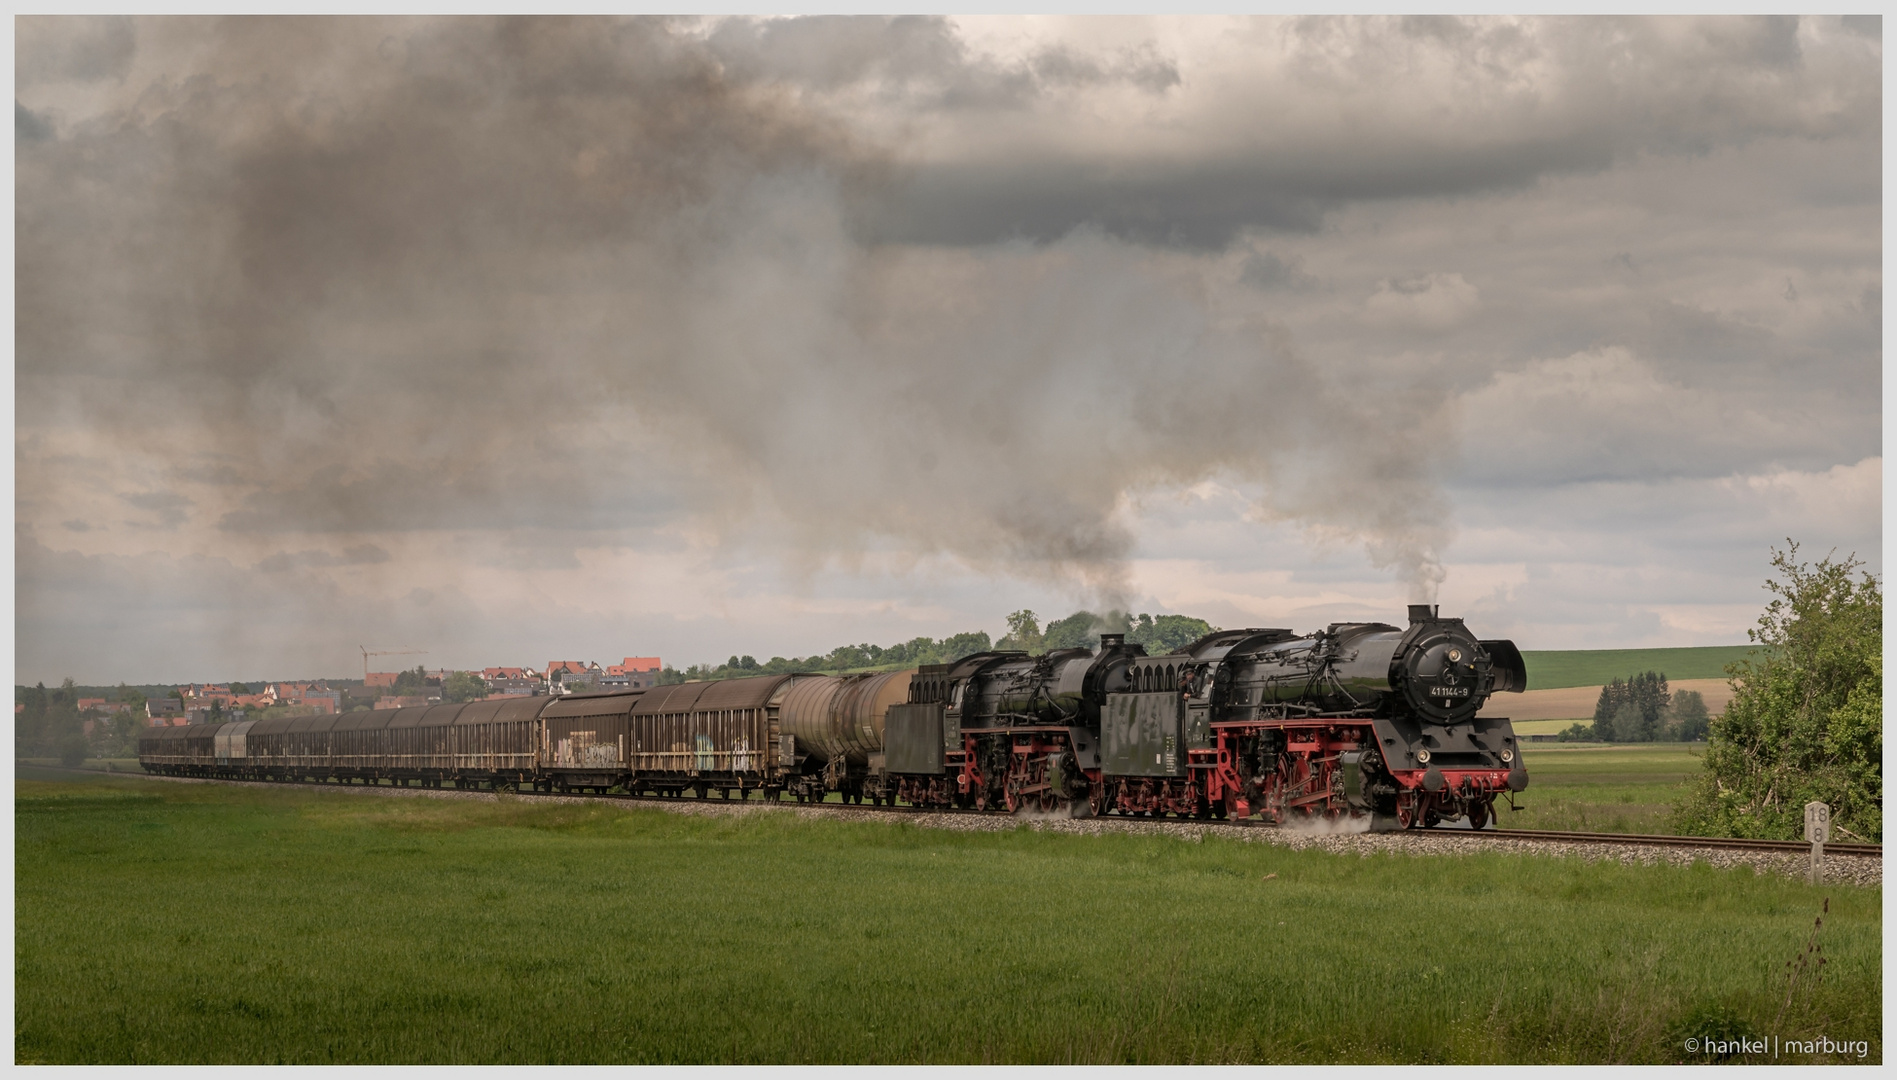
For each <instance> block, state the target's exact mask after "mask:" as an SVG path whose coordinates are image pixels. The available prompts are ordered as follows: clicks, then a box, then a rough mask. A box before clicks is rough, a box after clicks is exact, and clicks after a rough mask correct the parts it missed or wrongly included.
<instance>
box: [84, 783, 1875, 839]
mask: <svg viewBox="0 0 1897 1080" xmlns="http://www.w3.org/2000/svg"><path fill="white" fill-rule="evenodd" d="M59 771H61V772H88V773H96V772H97V770H87V769H61V770H59ZM121 775H129V776H139V775H144V774H141V773H126V774H121ZM213 782H215V783H226V784H252V785H258V786H277V787H280V786H283V785H284V783H285V782H284V781H280V780H236V779H217V780H214V781H213ZM290 783H293V784H296V785H297V786H304V787H328V786H331V785H328V784H323V783H321V782H314V783H313V782H310V781H291V782H290ZM336 786H342V787H361V786H377V787H380V786H383V785H356V784H344V785H336ZM401 790H404V791H456V790H468V791H478V790H484V789H457V788H407V787H404V788H402V789H401ZM513 794H517V795H519V796H520V797H522V798H561V799H601V800H610V801H614V802H632V803H652V804H654V805H658V806H678V805H694V806H701V805H702V806H718V805H732V804H733V803H736V804H738V805H744V804H746V803H749V802H750V801H751V800H748V799H737V800H733V799H723V798H719V799H709V798H707V799H697V798H684V797H671V796H663V795H628V794H609V795H596V794H582V793H579V792H560V791H531V790H522V791H516V792H514V793H513ZM755 805H759V806H779V807H802V808H805V809H810V810H823V811H832V812H837V813H844V812H853V811H854V812H862V811H868V812H871V813H883V814H942V815H952V816H971V817H999V816H1003V815H1000V814H999V813H997V812H994V811H986V810H962V809H957V808H953V807H929V806H895V805H888V806H874V805H871V804H867V803H843V802H803V803H799V802H777V803H765V802H759V803H756V804H755ZM1102 820H1105V821H1114V820H1119V821H1129V822H1138V821H1177V822H1179V823H1181V824H1185V823H1191V824H1196V825H1203V826H1206V827H1209V828H1218V829H1278V828H1283V827H1284V826H1280V825H1274V824H1271V823H1268V822H1264V821H1220V820H1218V819H1216V818H1141V817H1117V816H1110V817H1107V818H1104V819H1102ZM1382 835H1386V836H1401V837H1405V838H1410V837H1414V838H1416V839H1418V840H1422V841H1428V840H1431V839H1440V838H1445V837H1446V838H1452V839H1453V838H1462V839H1470V838H1475V837H1480V838H1483V839H1489V840H1501V841H1515V840H1524V841H1533V840H1540V841H1555V842H1560V843H1573V844H1604V845H1615V846H1622V847H1629V846H1647V847H1679V848H1711V849H1716V850H1721V851H1756V852H1777V853H1794V854H1797V853H1804V852H1807V851H1809V850H1811V845H1809V844H1807V843H1804V842H1802V841H1797V840H1753V839H1746V838H1741V837H1721V836H1653V835H1643V834H1635V833H1589V832H1557V831H1553V830H1548V829H1483V830H1481V831H1480V832H1476V831H1473V830H1470V829H1455V828H1448V829H1444V828H1434V829H1407V830H1401V831H1396V830H1392V831H1389V832H1386V833H1383V834H1382ZM1825 854H1826V855H1849V856H1863V857H1870V858H1882V857H1883V854H1884V847H1883V845H1882V844H1826V845H1825Z"/></svg>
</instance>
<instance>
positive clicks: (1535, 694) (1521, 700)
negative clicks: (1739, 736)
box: [1480, 679, 1732, 734]
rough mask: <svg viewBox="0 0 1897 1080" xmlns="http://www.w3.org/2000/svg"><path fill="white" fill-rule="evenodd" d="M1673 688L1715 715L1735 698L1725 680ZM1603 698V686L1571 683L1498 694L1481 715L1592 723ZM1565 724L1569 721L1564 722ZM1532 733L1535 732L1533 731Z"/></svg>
mask: <svg viewBox="0 0 1897 1080" xmlns="http://www.w3.org/2000/svg"><path fill="white" fill-rule="evenodd" d="M1667 688H1668V689H1670V690H1673V691H1676V692H1677V691H1680V690H1692V691H1694V692H1696V693H1698V694H1699V695H1700V696H1701V697H1703V698H1705V699H1706V711H1707V712H1709V713H1713V714H1715V715H1717V714H1719V713H1722V712H1725V711H1726V704H1727V703H1728V702H1730V701H1731V700H1732V685H1731V684H1730V683H1728V682H1727V681H1726V680H1725V679H1682V680H1679V681H1672V680H1669V681H1668V682H1667ZM1600 699H1601V688H1600V686H1598V685H1597V686H1569V687H1563V688H1561V689H1558V690H1529V691H1527V692H1525V693H1520V694H1496V695H1495V696H1494V697H1491V698H1489V701H1488V704H1487V705H1484V706H1483V707H1482V712H1481V713H1480V715H1482V716H1505V717H1507V718H1509V719H1510V720H1514V721H1516V723H1517V725H1518V726H1517V730H1520V727H1519V725H1520V724H1521V723H1523V722H1535V721H1542V720H1565V721H1567V722H1568V723H1573V722H1574V721H1576V720H1581V721H1587V722H1592V721H1593V719H1594V706H1595V704H1596V703H1597V702H1599V701H1600ZM1562 726H1563V727H1566V726H1567V725H1566V724H1563V725H1562ZM1531 734H1532V733H1531Z"/></svg>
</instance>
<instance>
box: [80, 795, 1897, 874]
mask: <svg viewBox="0 0 1897 1080" xmlns="http://www.w3.org/2000/svg"><path fill="white" fill-rule="evenodd" d="M51 771H61V772H63V771H72V772H84V773H85V774H86V775H93V776H98V775H114V776H128V777H131V778H135V779H143V780H160V781H165V782H168V783H178V784H232V785H239V786H245V787H271V788H282V787H290V786H294V787H296V788H299V789H302V790H308V789H311V788H315V789H318V790H323V791H336V792H348V793H351V794H355V795H370V796H383V797H389V798H423V799H476V800H483V801H495V800H501V799H521V800H526V799H532V800H536V801H545V802H549V803H570V804H579V805H584V804H594V803H600V802H607V803H612V804H615V805H619V806H624V807H628V808H632V807H638V808H644V809H657V810H664V811H668V812H670V813H677V814H690V815H698V816H727V815H734V814H796V815H797V816H798V817H801V818H807V819H811V820H830V821H880V822H890V823H894V822H899V821H901V822H908V823H909V824H912V825H915V826H916V827H918V828H924V829H944V830H948V831H955V832H1002V831H1006V830H1009V829H1016V828H1023V827H1025V828H1031V829H1040V830H1045V831H1047V832H1055V833H1064V834H1068V835H1076V836H1089V835H1100V834H1103V833H1110V832H1118V833H1130V834H1134V835H1143V836H1168V837H1173V838H1175V839H1179V840H1183V841H1186V842H1188V843H1199V842H1202V841H1203V840H1204V839H1205V838H1206V837H1207V836H1208V835H1213V836H1223V837H1227V838H1230V839H1234V840H1240V841H1244V842H1249V843H1264V844H1276V845H1279V846H1282V847H1288V848H1292V849H1293V850H1300V851H1302V850H1309V849H1316V850H1319V851H1328V852H1331V853H1333V854H1338V855H1358V856H1363V857H1367V856H1371V855H1380V854H1391V855H1410V856H1426V855H1492V854H1521V855H1538V856H1548V857H1555V858H1578V859H1584V860H1587V861H1590V862H1592V861H1599V860H1614V861H1618V862H1624V863H1640V864H1643V865H1656V864H1661V863H1667V864H1672V865H1676V866H1690V865H1692V864H1694V863H1705V864H1707V865H1709V866H1714V867H1719V868H1722V869H1723V868H1730V867H1738V866H1749V867H1751V868H1752V869H1753V870H1754V871H1756V872H1760V873H1776V874H1784V875H1787V876H1790V877H1798V878H1802V877H1804V876H1805V874H1806V871H1807V870H1808V868H1809V866H1810V854H1809V849H1808V848H1807V847H1806V845H1803V844H1795V843H1787V842H1784V841H1770V840H1732V839H1723V838H1714V837H1695V836H1624V835H1620V834H1616V833H1560V832H1540V831H1531V830H1508V829H1503V830H1484V831H1482V832H1474V831H1471V830H1468V829H1413V830H1409V831H1406V832H1366V831H1361V830H1351V829H1348V828H1296V827H1289V826H1274V825H1266V824H1263V823H1261V822H1243V823H1240V822H1230V821H1197V820H1189V819H1182V818H1124V817H1104V818H1065V817H1055V816H1051V815H1039V814H1034V815H1030V814H1017V815H1013V816H1009V815H1003V814H985V813H974V812H941V811H934V810H926V809H921V808H917V807H901V806H899V807H877V806H854V805H846V804H843V803H817V804H808V803H806V804H799V803H781V802H780V803H770V802H752V801H739V802H733V801H731V800H728V799H702V800H701V799H665V798H651V797H642V796H630V795H551V794H519V795H516V794H511V793H496V792H492V791H457V790H451V789H434V788H413V787H391V786H386V785H363V784H321V785H316V784H307V785H306V784H299V785H285V784H273V783H266V782H260V781H245V780H211V779H200V778H193V777H176V776H145V775H143V774H138V773H129V774H128V773H110V774H107V773H98V772H96V771H93V770H76V769H75V770H51ZM1825 880H1826V881H1827V882H1829V883H1839V884H1851V885H1857V886H1863V887H1866V888H1875V887H1879V886H1881V885H1882V884H1883V881H1884V856H1883V848H1882V847H1881V846H1880V845H1874V844H1849V845H1829V846H1827V847H1826V848H1825Z"/></svg>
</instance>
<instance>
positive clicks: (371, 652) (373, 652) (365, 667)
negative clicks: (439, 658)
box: [356, 645, 428, 689]
mask: <svg viewBox="0 0 1897 1080" xmlns="http://www.w3.org/2000/svg"><path fill="white" fill-rule="evenodd" d="M356 648H358V649H361V650H362V685H363V688H364V689H367V688H368V686H369V658H370V657H371V656H427V655H428V650H427V649H371V648H369V647H368V646H367V645H358V646H356Z"/></svg>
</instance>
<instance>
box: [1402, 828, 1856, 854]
mask: <svg viewBox="0 0 1897 1080" xmlns="http://www.w3.org/2000/svg"><path fill="white" fill-rule="evenodd" d="M1412 834H1413V835H1416V836H1457V835H1461V836H1468V835H1470V833H1469V831H1468V830H1467V829H1415V830H1412ZM1481 835H1483V836H1490V837H1495V838H1496V839H1500V840H1559V841H1562V842H1564V843H1577V844H1622V845H1626V844H1646V845H1651V846H1657V847H1696V848H1719V849H1721V850H1725V851H1779V852H1791V853H1794V854H1802V853H1804V852H1808V851H1810V850H1811V845H1810V844H1807V843H1805V842H1804V841H1802V840H1749V839H1745V838H1742V837H1732V836H1651V835H1640V834H1635V833H1585V832H1552V831H1549V830H1545V829H1484V830H1483V831H1482V833H1481ZM1825 854H1826V855H1869V856H1872V857H1878V858H1881V857H1882V856H1883V854H1884V845H1882V844H1826V845H1825Z"/></svg>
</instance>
